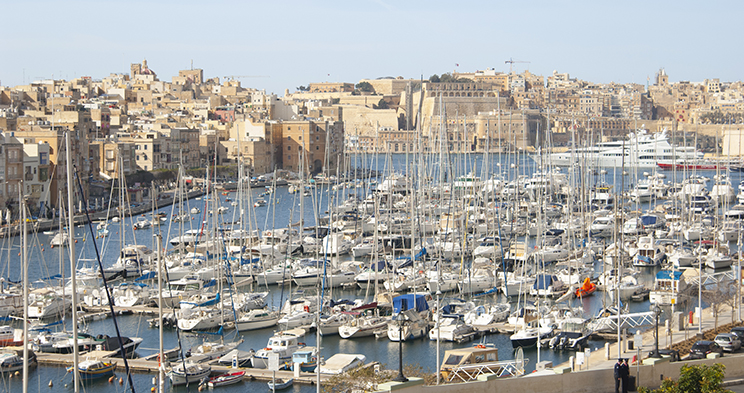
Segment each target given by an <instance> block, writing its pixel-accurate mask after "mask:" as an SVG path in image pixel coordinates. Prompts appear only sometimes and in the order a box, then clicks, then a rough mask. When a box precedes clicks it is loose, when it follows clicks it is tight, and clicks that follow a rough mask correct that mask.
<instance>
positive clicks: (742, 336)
mask: <svg viewBox="0 0 744 393" xmlns="http://www.w3.org/2000/svg"><path fill="white" fill-rule="evenodd" d="M731 333H733V334H735V335H737V336H739V341H742V342H744V326H737V327H735V328H732V329H731Z"/></svg>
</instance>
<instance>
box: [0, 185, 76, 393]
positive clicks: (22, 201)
mask: <svg viewBox="0 0 744 393" xmlns="http://www.w3.org/2000/svg"><path fill="white" fill-rule="evenodd" d="M22 193H23V188H21V189H19V190H18V198H19V199H18V200H19V201H20V204H21V213H22V216H23V218H22V220H21V222H22V223H23V232H22V235H21V252H22V253H23V258H21V261H22V265H23V266H22V267H23V393H28V286H29V282H28V251H27V250H26V247H27V242H28V235H27V234H26V198H23V197H22ZM8 248H10V247H8ZM63 270H64V269H63ZM63 287H64V286H63ZM63 300H64V299H63ZM75 387H77V384H76V385H75Z"/></svg>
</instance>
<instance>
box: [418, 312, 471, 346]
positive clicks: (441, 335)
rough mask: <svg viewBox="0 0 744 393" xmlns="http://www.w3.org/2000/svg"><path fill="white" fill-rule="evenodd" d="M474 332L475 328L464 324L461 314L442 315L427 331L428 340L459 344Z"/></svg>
mask: <svg viewBox="0 0 744 393" xmlns="http://www.w3.org/2000/svg"><path fill="white" fill-rule="evenodd" d="M474 332H475V328H473V326H471V325H469V324H468V323H466V322H465V320H464V318H463V315H462V314H442V315H441V318H438V320H437V321H436V323H435V324H434V327H432V328H431V330H429V340H432V341H436V340H437V338H438V339H439V340H441V341H453V342H459V341H462V340H463V339H465V338H466V337H468V336H471V335H473V334H474Z"/></svg>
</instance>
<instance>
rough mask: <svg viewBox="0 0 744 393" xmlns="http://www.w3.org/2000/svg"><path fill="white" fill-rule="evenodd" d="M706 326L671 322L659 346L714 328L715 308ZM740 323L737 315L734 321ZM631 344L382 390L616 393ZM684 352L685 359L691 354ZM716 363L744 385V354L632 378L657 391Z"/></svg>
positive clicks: (665, 366) (648, 344)
mask: <svg viewBox="0 0 744 393" xmlns="http://www.w3.org/2000/svg"><path fill="white" fill-rule="evenodd" d="M702 315H703V318H702V324H700V322H699V320H697V319H695V320H693V323H692V324H690V323H687V322H688V321H685V323H684V324H683V325H682V327H681V328H680V326H678V325H675V324H673V323H672V324H671V326H670V327H669V329H666V328H665V325H664V324H663V323H662V324H661V325H660V326H659V348H661V349H665V348H668V347H671V346H672V345H674V344H678V343H681V342H683V341H685V340H688V339H695V338H696V335H697V333H698V331H702V332H706V331H709V330H711V329H714V327H715V318H714V317H713V313H712V310H711V309H710V308H707V309H704V310H703V313H702ZM737 321H738V316H737V313H736V311H735V312H734V322H737ZM731 322H732V318H731V309H730V308H728V307H722V311H721V313H720V314H719V317H718V326H723V325H726V324H729V323H731ZM654 330H655V329H654V328H653V327H650V328H648V329H646V330H645V331H644V332H643V333H642V336H643V345H642V346H641V348H640V353H641V354H642V357H646V356H648V355H649V352H651V351H652V350H653V349H654V346H655V340H654ZM628 340H633V337H627V338H625V339H624V340H623V341H622V342H621V343H619V344H618V343H611V344H610V343H608V344H607V346H606V347H604V348H600V349H598V350H596V351H594V352H592V353H591V354H590V356H589V357H588V361H585V362H584V364H582V365H576V364H574V366H573V368H572V367H571V364H569V362H566V363H563V364H559V365H554V367H553V368H547V369H545V370H541V371H536V372H534V373H532V374H528V375H525V376H522V377H518V378H496V376H495V375H482V376H480V377H479V378H478V380H477V381H473V382H468V383H459V384H447V385H439V386H424V385H423V381H421V380H417V379H412V380H411V381H409V382H407V383H403V384H401V383H398V382H388V383H385V384H382V385H380V386H379V387H378V390H379V391H393V390H395V391H396V392H405V393H491V392H495V391H499V392H509V391H515V392H516V391H518V392H520V393H603V392H607V393H611V392H614V389H615V386H614V382H613V371H614V370H613V367H614V365H615V363H616V361H617V358H618V357H624V358H628V359H632V358H633V356H635V355H636V354H637V353H638V349H637V348H634V349H630V350H629V349H627V342H628ZM686 355H687V354H686V353H680V356H682V357H684V356H686ZM687 363H689V364H714V363H721V364H723V365H725V366H726V383H727V384H731V385H734V384H735V385H738V384H741V383H744V353H742V352H739V353H734V354H728V353H727V354H725V356H723V357H722V358H719V359H703V360H692V361H688V360H682V361H680V362H674V363H670V362H669V359H662V360H654V359H650V360H649V359H646V360H645V361H644V362H641V363H640V364H633V365H632V366H631V368H630V373H631V375H633V376H635V377H636V383H637V385H638V386H645V387H649V388H656V387H658V386H660V384H661V381H662V380H663V379H664V378H673V379H676V378H678V377H679V370H680V367H681V366H682V365H684V364H687ZM737 389H740V390H736V391H737V392H744V388H742V387H737Z"/></svg>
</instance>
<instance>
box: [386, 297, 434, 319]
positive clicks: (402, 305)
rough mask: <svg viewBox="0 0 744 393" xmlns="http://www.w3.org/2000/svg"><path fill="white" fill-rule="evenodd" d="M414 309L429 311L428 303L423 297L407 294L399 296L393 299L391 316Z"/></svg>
mask: <svg viewBox="0 0 744 393" xmlns="http://www.w3.org/2000/svg"><path fill="white" fill-rule="evenodd" d="M412 308H415V309H416V311H426V310H428V309H429V303H427V302H426V297H424V295H416V294H408V295H400V296H396V297H394V298H393V314H398V313H400V312H401V311H406V310H410V309H412Z"/></svg>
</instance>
